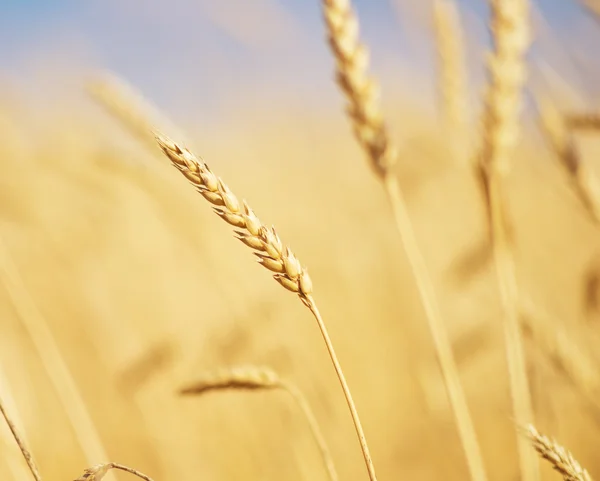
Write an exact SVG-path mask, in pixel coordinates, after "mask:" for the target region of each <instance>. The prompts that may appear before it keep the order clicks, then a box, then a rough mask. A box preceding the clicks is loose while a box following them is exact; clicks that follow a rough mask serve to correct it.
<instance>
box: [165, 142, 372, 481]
mask: <svg viewBox="0 0 600 481" xmlns="http://www.w3.org/2000/svg"><path fill="white" fill-rule="evenodd" d="M156 140H157V142H158V145H159V146H160V148H161V149H162V151H163V152H164V154H165V155H166V156H167V157H168V158H169V159H170V160H171V162H172V163H173V165H174V166H175V167H176V168H177V170H179V171H180V172H181V173H182V174H183V175H184V176H185V177H186V178H187V179H188V181H189V182H190V183H191V184H192V185H193V186H194V187H196V189H197V190H198V192H200V194H201V195H202V196H203V197H204V198H205V199H206V200H207V201H208V202H210V203H211V204H212V205H213V210H214V212H215V213H216V214H217V215H218V216H219V217H221V219H223V220H224V221H225V222H227V223H228V224H229V225H231V226H233V227H235V228H236V230H235V231H234V232H235V236H236V238H237V239H239V240H240V241H241V242H242V243H244V244H245V245H246V246H247V247H249V248H250V249H252V250H253V251H254V254H255V255H256V257H257V258H258V262H259V264H261V265H262V266H263V267H265V268H266V269H267V270H269V271H271V272H272V273H273V278H274V279H275V280H276V281H277V282H278V283H279V284H281V285H282V286H283V287H285V288H286V289H287V290H289V291H291V292H294V293H296V294H298V297H299V298H300V300H301V301H302V303H303V304H304V305H305V306H306V307H308V309H309V310H310V312H311V313H312V314H313V316H314V318H315V320H316V321H317V324H318V326H319V330H320V331H321V335H322V337H323V340H324V341H325V346H326V348H327V351H328V353H329V357H330V358H331V362H332V364H333V367H334V369H335V372H336V374H337V377H338V379H339V381H340V385H341V387H342V391H343V392H344V396H345V398H346V402H347V404H348V408H349V410H350V415H351V416H352V421H353V423H354V428H355V429H356V434H357V435H358V439H359V442H360V447H361V450H362V453H363V457H364V459H365V463H366V465H367V469H368V471H369V474H370V475H371V478H372V481H375V479H376V478H375V472H374V468H373V462H372V460H371V454H370V451H369V447H368V445H367V440H366V438H365V434H364V430H363V428H362V424H361V422H360V417H359V416H358V411H357V410H356V406H355V404H354V400H353V399H352V394H351V392H350V388H349V387H348V384H347V382H346V377H345V376H344V372H343V370H342V367H341V365H340V363H339V361H338V358H337V354H336V353H335V349H334V348H333V344H332V342H331V339H330V337H329V333H328V331H327V327H326V326H325V322H324V321H323V318H322V316H321V313H320V312H319V309H318V307H317V303H316V302H315V300H314V298H313V297H312V290H313V286H312V281H311V279H310V277H309V275H308V271H307V270H306V268H305V267H302V265H301V264H300V262H299V261H298V259H297V258H296V256H295V255H294V254H293V253H292V251H291V249H290V248H289V247H287V246H285V245H284V244H283V243H282V242H281V239H280V238H279V236H278V235H277V232H276V231H275V228H274V227H271V228H268V227H266V226H265V225H263V224H262V223H261V222H260V220H259V219H258V217H256V215H255V214H254V212H253V211H252V209H251V208H250V206H249V205H248V204H247V203H246V201H239V200H238V198H237V197H236V196H235V195H234V194H233V192H231V190H230V189H229V188H228V187H227V185H226V184H225V183H224V182H223V181H222V180H221V179H220V178H219V177H217V176H216V175H215V174H214V173H213V172H212V171H211V170H210V169H209V168H208V165H206V163H205V162H204V161H202V160H200V159H198V158H197V157H196V156H194V154H192V153H191V152H190V151H189V150H187V149H185V148H183V147H180V146H179V145H177V144H176V143H175V142H173V141H172V140H171V139H169V138H167V137H165V136H164V135H162V134H159V133H157V134H156Z"/></svg>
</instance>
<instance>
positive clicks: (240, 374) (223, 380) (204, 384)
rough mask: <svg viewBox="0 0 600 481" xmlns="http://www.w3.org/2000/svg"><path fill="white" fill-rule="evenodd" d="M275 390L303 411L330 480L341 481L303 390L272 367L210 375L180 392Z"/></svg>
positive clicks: (247, 367) (245, 367) (188, 393)
mask: <svg viewBox="0 0 600 481" xmlns="http://www.w3.org/2000/svg"><path fill="white" fill-rule="evenodd" d="M229 389H232V390H250V391H255V390H273V389H279V390H282V391H284V392H286V393H288V394H289V395H290V396H291V397H292V399H293V400H294V402H295V403H296V405H297V406H298V407H299V408H300V410H301V411H302V414H303V415H304V418H305V419H306V422H307V423H308V426H309V428H310V431H311V433H312V436H313V438H314V440H315V443H316V444H317V446H318V447H319V450H320V452H321V457H322V458H323V463H324V464H325V468H326V469H327V473H328V475H329V479H330V481H338V479H339V476H338V474H337V470H336V468H335V464H334V462H333V457H332V456H331V451H330V450H329V446H328V444H327V442H326V441H325V436H323V432H322V431H321V428H320V426H319V423H318V421H317V419H316V417H315V415H314V412H313V410H312V409H311V407H310V404H309V403H308V400H307V399H306V397H305V396H304V394H303V393H302V391H301V390H300V389H299V388H298V387H297V386H296V385H294V384H293V383H291V382H289V381H284V380H283V379H281V378H280V377H279V376H278V375H277V373H276V372H275V371H273V370H271V369H269V368H266V367H260V366H238V367H233V368H229V369H220V370H219V371H216V372H212V373H208V374H207V375H205V376H204V377H202V378H201V379H200V380H198V381H196V382H195V383H194V384H192V385H190V386H188V387H185V388H183V389H181V390H180V391H179V393H180V394H183V395H202V394H206V393H209V392H212V391H223V390H229Z"/></svg>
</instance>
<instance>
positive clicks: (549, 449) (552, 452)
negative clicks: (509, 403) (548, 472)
mask: <svg viewBox="0 0 600 481" xmlns="http://www.w3.org/2000/svg"><path fill="white" fill-rule="evenodd" d="M524 431H525V435H526V436H527V437H528V438H529V441H530V442H531V444H532V445H533V448H534V449H535V450H536V451H537V453H538V454H539V455H540V456H541V457H542V458H544V459H545V460H546V461H549V462H550V464H552V467H553V468H554V469H555V470H556V471H557V472H559V473H560V474H561V475H562V477H563V479H564V480H565V481H592V478H591V476H590V475H589V473H588V472H587V471H586V470H585V469H584V468H582V467H581V465H580V464H579V463H578V462H577V460H576V459H575V458H574V457H573V455H572V454H571V453H570V452H569V451H567V450H566V449H565V448H563V447H562V446H561V445H559V444H558V443H557V442H556V441H553V440H551V439H549V438H547V437H546V436H543V435H542V434H540V433H539V432H538V431H537V429H535V427H534V426H533V425H531V424H529V425H528V426H527V427H526V428H525V429H524Z"/></svg>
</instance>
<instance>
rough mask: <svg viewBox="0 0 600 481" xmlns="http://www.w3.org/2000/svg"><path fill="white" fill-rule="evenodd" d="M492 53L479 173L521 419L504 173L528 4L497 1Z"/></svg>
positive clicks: (526, 479) (526, 416) (534, 468)
mask: <svg viewBox="0 0 600 481" xmlns="http://www.w3.org/2000/svg"><path fill="white" fill-rule="evenodd" d="M490 27H491V31H492V41H493V51H492V53H491V55H490V57H489V60H488V71H489V73H488V77H489V85H488V89H487V92H486V95H485V109H484V116H483V148H482V152H481V157H480V164H479V174H480V179H481V181H482V187H483V189H484V192H485V199H486V204H487V209H488V216H489V217H488V220H489V228H490V235H491V239H492V243H493V251H494V261H495V266H496V274H497V277H498V284H499V288H500V296H501V301H502V309H503V323H504V337H505V345H506V357H507V362H508V371H509V379H510V391H511V398H512V405H513V411H514V415H515V418H516V420H517V422H518V423H519V424H521V425H524V424H525V423H527V422H530V421H531V420H532V416H533V409H532V406H531V396H530V392H529V385H528V380H527V369H526V360H525V352H524V347H523V341H522V339H521V332H520V326H519V315H520V312H519V305H520V304H519V291H518V285H517V276H516V266H515V260H514V256H513V252H512V246H511V238H510V230H509V225H508V218H507V213H506V211H505V209H506V204H505V200H506V199H505V198H504V192H503V189H504V185H503V183H504V182H503V181H504V177H505V176H506V175H507V174H508V172H509V170H510V161H511V157H512V156H513V153H514V149H515V146H516V143H517V140H518V136H519V128H520V122H519V117H520V111H521V104H522V99H521V97H522V90H523V87H524V84H525V81H526V77H527V73H526V64H525V58H524V57H525V54H526V52H527V49H528V47H529V44H530V25H529V2H528V1H527V0H492V1H491V25H490ZM517 446H518V453H519V464H520V471H521V476H522V478H521V479H522V481H536V480H537V479H539V465H538V462H537V460H536V459H535V457H534V456H532V455H531V452H530V450H529V449H528V446H527V443H526V442H525V440H524V439H522V438H521V437H518V438H517Z"/></svg>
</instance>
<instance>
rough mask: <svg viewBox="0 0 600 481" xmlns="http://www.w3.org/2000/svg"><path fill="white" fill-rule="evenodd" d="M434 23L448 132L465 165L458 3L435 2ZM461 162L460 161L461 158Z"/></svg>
mask: <svg viewBox="0 0 600 481" xmlns="http://www.w3.org/2000/svg"><path fill="white" fill-rule="evenodd" d="M433 20H434V27H435V28H434V31H435V39H436V45H437V52H438V79H439V82H438V90H439V97H440V104H441V107H442V108H441V110H442V115H443V120H444V129H445V131H446V134H447V135H448V137H449V138H450V140H451V142H452V143H453V149H454V154H455V155H456V156H458V157H459V159H460V161H461V162H464V161H465V160H466V159H467V156H466V155H464V154H465V152H464V149H463V147H464V146H465V144H466V141H467V139H466V124H467V119H466V118H465V117H466V114H467V93H466V84H467V82H466V72H465V70H466V69H465V59H464V50H465V49H464V42H463V32H462V28H461V23H460V13H459V11H458V7H457V5H456V2H455V1H454V0H435V1H434V4H433ZM457 160H458V159H457Z"/></svg>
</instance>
